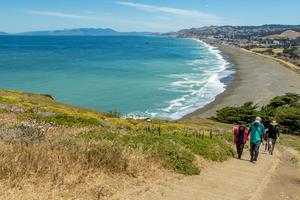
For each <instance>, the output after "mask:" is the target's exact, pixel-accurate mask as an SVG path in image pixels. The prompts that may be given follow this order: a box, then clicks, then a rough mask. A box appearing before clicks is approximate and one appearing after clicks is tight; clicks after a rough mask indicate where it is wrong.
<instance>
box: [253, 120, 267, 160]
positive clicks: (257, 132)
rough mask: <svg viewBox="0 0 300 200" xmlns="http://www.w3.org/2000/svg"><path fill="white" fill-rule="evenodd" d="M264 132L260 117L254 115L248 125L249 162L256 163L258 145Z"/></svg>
mask: <svg viewBox="0 0 300 200" xmlns="http://www.w3.org/2000/svg"><path fill="white" fill-rule="evenodd" d="M264 132H265V127H264V125H263V124H262V123H261V117H256V118H255V121H254V122H253V123H252V124H251V125H250V129H249V133H250V155H251V160H250V161H251V162H252V163H256V161H257V158H258V153H259V147H260V144H261V142H262V141H263V134H264Z"/></svg>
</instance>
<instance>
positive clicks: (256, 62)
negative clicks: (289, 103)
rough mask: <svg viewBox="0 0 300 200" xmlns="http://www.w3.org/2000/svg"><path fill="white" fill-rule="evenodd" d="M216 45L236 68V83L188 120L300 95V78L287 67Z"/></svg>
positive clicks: (237, 49) (231, 47)
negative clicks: (238, 107)
mask: <svg viewBox="0 0 300 200" xmlns="http://www.w3.org/2000/svg"><path fill="white" fill-rule="evenodd" d="M215 46H217V47H218V48H219V49H220V50H221V51H222V52H223V54H224V55H227V56H228V57H229V61H230V62H231V63H232V64H233V65H234V68H235V71H236V72H235V75H234V80H233V81H232V83H231V85H229V86H228V87H227V88H226V91H225V92H223V93H222V94H220V95H218V96H217V97H216V99H215V101H213V102H211V103H209V104H208V105H206V106H205V107H204V108H201V109H199V110H196V111H195V112H193V113H191V114H189V115H186V116H185V117H184V118H188V117H211V116H214V115H215V114H216V111H217V110H219V109H221V108H223V107H225V106H239V105H242V104H243V103H245V102H247V101H253V102H254V103H256V104H258V105H259V106H262V105H265V104H267V103H268V102H269V100H270V99H272V98H273V97H275V96H278V95H283V94H285V93H287V92H293V93H299V94H300V75H299V74H297V73H296V72H295V71H293V70H291V69H289V68H287V67H286V66H284V65H283V64H281V63H279V62H277V61H275V60H273V59H270V58H266V57H264V56H261V55H257V54H254V53H251V52H248V51H246V50H243V49H240V48H237V47H233V46H229V45H220V44H218V45H215Z"/></svg>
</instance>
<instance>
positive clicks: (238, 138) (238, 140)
mask: <svg viewBox="0 0 300 200" xmlns="http://www.w3.org/2000/svg"><path fill="white" fill-rule="evenodd" d="M233 134H234V143H235V144H236V150H237V154H238V159H241V157H242V154H243V150H244V146H245V144H246V143H247V140H248V137H249V132H248V129H247V127H246V125H245V124H243V123H241V124H240V125H239V126H238V127H234V128H233Z"/></svg>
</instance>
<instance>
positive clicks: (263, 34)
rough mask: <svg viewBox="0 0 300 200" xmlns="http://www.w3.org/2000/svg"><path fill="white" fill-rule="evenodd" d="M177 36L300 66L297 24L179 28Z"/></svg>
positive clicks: (299, 40) (299, 43)
mask: <svg viewBox="0 0 300 200" xmlns="http://www.w3.org/2000/svg"><path fill="white" fill-rule="evenodd" d="M176 36H177V37H195V36H196V37H198V38H200V39H202V40H206V41H207V40H208V41H210V42H214V43H216V42H219V43H220V42H221V43H223V44H229V45H233V46H237V47H240V48H244V49H247V50H250V51H253V52H255V53H259V54H264V55H267V56H272V57H274V58H277V59H281V60H284V61H287V62H289V63H292V64H294V65H296V66H300V26H299V25H263V26H208V27H202V28H192V29H185V30H181V31H179V32H178V33H177V34H176Z"/></svg>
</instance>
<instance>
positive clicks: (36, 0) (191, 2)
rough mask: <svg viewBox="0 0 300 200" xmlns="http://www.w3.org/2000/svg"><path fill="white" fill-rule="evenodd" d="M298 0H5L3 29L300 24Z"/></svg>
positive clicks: (0, 3) (0, 14) (0, 6)
mask: <svg viewBox="0 0 300 200" xmlns="http://www.w3.org/2000/svg"><path fill="white" fill-rule="evenodd" d="M299 10H300V1H299V0H284V1H283V0H148V1H146V0H0V31H4V32H9V33H19V32H26V31H35V30H56V29H70V28H89V27H93V28H113V29H115V30H117V31H151V32H170V31H178V30H180V29H184V28H192V27H201V26H206V25H262V24H300V12H299Z"/></svg>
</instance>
